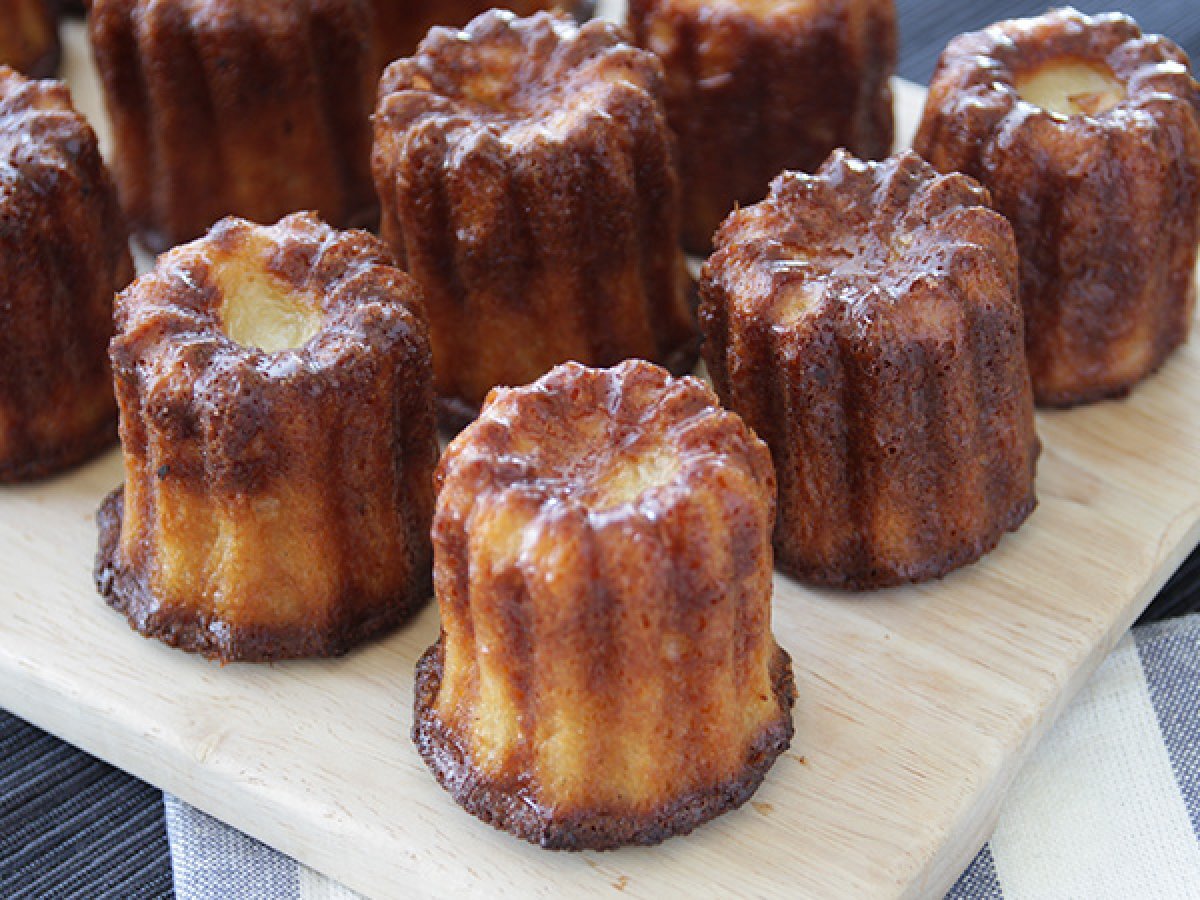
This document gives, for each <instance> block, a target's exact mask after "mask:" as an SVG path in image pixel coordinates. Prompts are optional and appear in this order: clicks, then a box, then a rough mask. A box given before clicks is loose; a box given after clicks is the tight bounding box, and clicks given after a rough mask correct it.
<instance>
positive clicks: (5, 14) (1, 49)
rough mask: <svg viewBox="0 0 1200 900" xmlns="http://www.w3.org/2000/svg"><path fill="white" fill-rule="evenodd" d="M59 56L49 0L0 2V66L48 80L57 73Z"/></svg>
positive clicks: (55, 19) (59, 45)
mask: <svg viewBox="0 0 1200 900" xmlns="http://www.w3.org/2000/svg"><path fill="white" fill-rule="evenodd" d="M61 57H62V46H61V44H60V43H59V39H58V19H57V17H56V16H55V11H54V5H53V4H52V3H51V2H49V0H4V2H0V66H11V67H12V68H14V69H16V70H17V71H18V72H22V73H24V74H25V75H28V76H29V77H31V78H49V77H50V76H52V75H53V74H54V73H55V72H56V71H58V64H59V61H60V60H61Z"/></svg>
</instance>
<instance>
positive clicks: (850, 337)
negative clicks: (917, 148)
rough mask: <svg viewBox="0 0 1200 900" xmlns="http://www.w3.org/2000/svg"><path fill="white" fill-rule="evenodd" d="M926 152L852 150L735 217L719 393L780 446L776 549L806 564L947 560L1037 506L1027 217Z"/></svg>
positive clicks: (721, 310) (904, 570)
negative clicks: (995, 208)
mask: <svg viewBox="0 0 1200 900" xmlns="http://www.w3.org/2000/svg"><path fill="white" fill-rule="evenodd" d="M987 202H988V197H987V191H986V190H984V189H983V188H981V187H980V186H979V184H978V183H976V182H975V181H973V180H971V179H970V178H967V177H966V176H963V175H948V176H941V175H938V174H937V173H936V172H935V171H934V170H933V169H932V168H930V167H929V166H928V165H927V164H926V163H924V162H923V161H922V160H921V159H919V158H918V157H917V156H915V155H914V154H912V153H906V154H903V155H901V156H898V157H894V158H891V159H889V160H887V161H885V162H882V163H863V162H861V161H860V160H857V159H855V158H853V157H851V156H849V155H847V154H846V153H844V152H841V151H838V152H837V153H835V154H834V155H833V156H831V157H830V159H829V160H828V161H827V162H826V163H825V165H824V166H822V167H821V168H820V170H819V171H818V172H817V173H816V175H812V176H809V175H803V174H798V173H786V174H784V175H781V176H780V177H779V178H777V179H776V180H775V182H774V183H773V184H772V185H771V192H770V194H769V195H768V197H767V199H766V200H764V201H763V202H762V203H759V204H756V205H754V206H750V207H747V208H746V209H743V210H740V211H739V212H737V213H735V214H734V215H732V216H730V217H729V219H728V220H726V222H725V224H724V225H723V226H722V227H721V230H720V231H719V232H718V234H717V242H716V246H717V250H716V252H715V253H714V254H713V256H712V257H710V258H709V260H708V263H707V264H706V266H705V269H704V273H703V275H702V277H701V286H700V291H701V306H700V317H701V323H702V326H703V328H704V332H705V339H706V342H705V349H704V357H705V361H706V362H707V364H708V370H709V373H710V374H711V376H712V379H713V383H714V384H715V386H716V389H717V393H718V394H720V396H721V400H722V402H723V403H725V405H726V406H727V407H729V408H730V409H732V410H734V411H736V412H738V413H739V414H741V416H742V417H743V418H744V419H745V420H746V423H747V424H748V425H749V426H750V427H751V428H753V429H754V430H755V431H756V432H757V433H758V435H759V436H760V437H761V438H763V440H765V441H766V442H767V444H769V445H770V447H771V452H772V455H773V456H774V460H775V467H776V471H777V474H778V478H779V509H780V515H779V523H778V526H777V528H776V531H775V550H776V557H777V559H778V560H779V564H780V566H781V567H782V568H784V569H785V570H787V571H788V572H790V573H792V574H794V575H797V576H798V577H800V578H803V579H805V580H808V581H812V582H816V583H820V584H829V585H835V586H838V587H849V588H873V587H883V586H886V585H892V584H899V583H902V582H906V581H919V580H922V579H926V578H932V577H936V576H940V575H942V574H944V573H946V572H948V571H949V570H951V569H953V568H955V567H956V566H961V565H963V564H965V563H969V562H972V561H973V560H975V559H978V558H979V557H980V556H981V555H982V554H984V553H985V552H987V551H988V550H990V549H991V548H992V547H994V546H995V544H996V543H997V542H998V541H999V539H1000V537H1001V536H1002V535H1003V534H1004V533H1005V532H1006V531H1008V530H1010V529H1013V528H1016V527H1017V526H1018V525H1020V524H1021V522H1023V521H1024V519H1025V518H1026V516H1027V515H1028V514H1029V512H1030V511H1031V510H1032V509H1033V507H1034V503H1035V500H1034V487H1033V478H1034V468H1035V463H1036V460H1037V455H1038V448H1039V444H1038V439H1037V434H1036V432H1035V429H1034V420H1033V397H1032V393H1031V390H1030V381H1029V370H1028V368H1027V366H1026V362H1025V355H1024V351H1023V322H1022V318H1021V308H1020V304H1019V301H1018V300H1017V253H1016V245H1015V243H1014V240H1013V236H1012V229H1011V228H1010V227H1009V225H1008V223H1007V222H1006V221H1005V220H1004V218H1003V217H1002V216H1000V215H998V214H997V213H995V212H992V211H991V210H990V209H988V208H987Z"/></svg>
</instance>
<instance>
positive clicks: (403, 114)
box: [374, 10, 696, 424]
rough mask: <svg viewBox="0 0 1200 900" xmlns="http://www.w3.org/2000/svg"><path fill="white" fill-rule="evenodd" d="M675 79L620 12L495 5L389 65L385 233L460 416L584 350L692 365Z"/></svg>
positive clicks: (448, 407) (384, 92)
mask: <svg viewBox="0 0 1200 900" xmlns="http://www.w3.org/2000/svg"><path fill="white" fill-rule="evenodd" d="M661 90H662V70H661V68H660V66H659V63H658V61H657V60H656V59H655V58H654V57H653V56H652V55H651V54H649V53H647V52H645V51H644V50H639V49H637V48H636V47H633V46H631V45H629V44H627V43H625V42H624V40H623V38H622V32H621V30H620V29H618V28H617V27H616V26H614V25H611V24H608V23H605V22H599V21H596V22H589V23H588V24H587V25H584V26H582V27H577V26H575V25H574V24H572V23H571V22H569V21H568V20H566V19H565V18H562V17H555V16H551V15H549V14H546V13H541V14H539V15H536V16H533V17H531V18H527V19H518V18H515V17H513V16H512V14H510V13H502V12H498V11H495V10H493V11H492V12H489V13H486V14H484V15H483V16H480V17H479V18H477V19H475V20H474V21H473V22H471V24H470V25H468V26H467V27H466V29H465V30H463V31H451V30H449V29H444V28H435V29H434V30H433V31H432V32H430V34H429V37H428V38H426V39H425V41H423V42H422V44H421V47H420V49H419V50H418V51H417V54H416V55H415V56H414V57H412V58H411V59H403V60H399V61H398V62H396V63H394V64H393V65H392V66H391V67H390V68H389V69H388V70H387V72H386V73H385V74H384V76H383V81H382V83H381V84H380V89H379V107H378V110H377V111H376V115H375V157H374V166H375V181H376V185H377V187H378V189H379V196H380V200H381V202H382V206H383V236H384V238H385V239H386V240H387V241H388V242H389V244H390V245H391V246H392V248H393V249H394V250H395V252H396V254H397V256H398V257H399V258H400V259H401V260H403V261H404V263H405V267H406V269H407V271H409V272H410V273H412V275H413V277H414V278H416V280H417V281H418V282H419V283H420V284H421V286H422V288H423V289H424V291H425V297H426V303H427V306H428V309H429V319H430V328H431V332H432V335H433V350H434V353H433V356H434V366H435V369H436V380H437V390H438V394H439V396H440V397H441V398H442V400H443V401H444V402H443V408H444V410H445V411H446V412H447V413H448V414H449V416H450V418H451V419H457V420H458V421H459V423H460V424H461V422H462V421H463V420H466V419H469V418H471V417H472V416H473V415H474V414H475V412H476V411H477V410H478V407H479V404H480V403H481V402H482V401H483V399H484V397H485V396H486V395H487V392H488V390H489V389H490V388H492V387H493V386H495V385H518V384H527V383H528V382H530V381H533V380H534V379H535V378H538V377H539V376H541V375H543V374H545V372H547V371H548V370H549V369H551V368H552V367H553V366H555V365H557V364H558V363H561V362H565V361H567V360H575V361H578V362H582V363H587V364H592V365H611V364H613V363H616V362H619V361H621V360H623V359H626V358H631V357H640V358H644V359H649V360H652V361H655V362H660V363H663V364H665V365H667V366H668V367H669V368H671V369H673V370H676V371H679V370H687V369H690V368H691V365H692V364H693V363H694V361H695V356H696V329H695V323H694V321H693V319H692V316H691V312H690V310H689V309H688V305H687V301H686V298H685V288H686V279H687V275H686V272H685V269H684V260H683V254H682V251H681V250H680V247H679V242H678V228H679V185H678V182H677V179H676V175H675V164H674V158H673V155H672V138H671V135H670V132H669V130H668V128H667V123H666V120H665V118H664V116H663V112H662V105H661V102H660V95H661Z"/></svg>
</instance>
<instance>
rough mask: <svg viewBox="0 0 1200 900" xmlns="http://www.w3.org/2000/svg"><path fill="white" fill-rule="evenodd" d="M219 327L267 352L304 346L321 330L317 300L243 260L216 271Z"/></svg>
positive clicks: (231, 337) (248, 345)
mask: <svg viewBox="0 0 1200 900" xmlns="http://www.w3.org/2000/svg"><path fill="white" fill-rule="evenodd" d="M216 280H217V283H218V288H219V290H220V291H221V295H222V298H223V302H222V304H221V309H220V318H221V330H222V331H224V332H225V335H226V336H227V337H228V338H229V339H230V340H232V341H234V342H236V343H238V344H240V345H242V346H243V347H257V348H258V349H259V350H263V351H266V352H267V353H275V352H276V351H279V350H294V349H297V348H299V347H302V346H304V345H305V344H306V343H308V341H309V340H310V339H311V338H312V337H313V336H314V335H315V334H316V333H317V332H318V331H320V329H321V312H320V309H319V308H318V307H317V303H316V299H315V298H314V297H312V296H309V295H308V294H307V293H305V292H303V291H297V290H296V289H295V288H294V287H292V286H291V285H289V284H288V283H287V282H286V281H284V280H283V279H282V278H278V277H276V276H274V275H272V274H270V273H269V272H264V271H262V270H260V269H258V268H256V267H255V266H253V265H247V264H246V263H245V262H244V261H229V262H226V263H225V264H224V265H221V266H219V267H218V268H217V270H216Z"/></svg>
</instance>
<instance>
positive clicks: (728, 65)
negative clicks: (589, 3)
mask: <svg viewBox="0 0 1200 900" xmlns="http://www.w3.org/2000/svg"><path fill="white" fill-rule="evenodd" d="M629 19H630V24H631V26H632V28H633V31H634V35H635V37H636V40H637V43H638V44H639V45H640V46H643V47H646V48H648V49H650V50H653V51H654V52H655V53H656V54H658V56H659V57H661V59H662V61H663V67H664V69H665V70H666V91H665V97H666V107H667V118H668V120H669V121H670V123H671V127H672V128H673V129H674V130H675V133H676V134H677V135H678V136H679V169H680V180H681V182H682V184H683V235H684V242H685V244H686V245H687V247H688V249H689V250H691V251H693V252H695V253H707V252H708V250H709V249H710V247H711V244H712V237H713V233H714V232H715V231H716V229H717V226H718V225H719V224H720V223H721V220H722V219H724V218H725V216H726V215H727V214H728V213H729V212H730V210H732V209H733V207H734V206H735V205H738V204H741V205H745V204H747V203H754V202H756V201H758V200H761V199H762V198H763V197H764V196H765V195H766V192H767V185H768V184H769V183H770V181H771V179H772V178H774V177H775V176H776V175H778V174H779V173H780V172H781V171H783V170H784V169H799V170H801V171H805V172H811V171H813V170H814V169H816V168H817V166H819V165H820V164H821V163H822V162H824V161H825V157H827V156H828V155H829V153H830V151H832V150H834V149H835V148H837V147H845V148H847V149H849V150H850V151H851V152H853V153H855V154H857V155H859V156H863V157H870V158H879V157H883V156H887V154H888V153H889V152H890V151H891V148H892V130H893V124H892V91H891V87H890V86H889V79H890V77H891V75H892V73H893V71H894V70H895V67H896V6H895V0H823V2H821V3H813V2H810V0H777V2H768V3H764V2H763V0H630V4H629Z"/></svg>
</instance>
